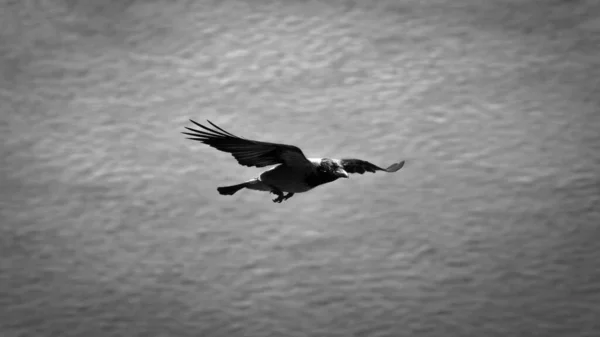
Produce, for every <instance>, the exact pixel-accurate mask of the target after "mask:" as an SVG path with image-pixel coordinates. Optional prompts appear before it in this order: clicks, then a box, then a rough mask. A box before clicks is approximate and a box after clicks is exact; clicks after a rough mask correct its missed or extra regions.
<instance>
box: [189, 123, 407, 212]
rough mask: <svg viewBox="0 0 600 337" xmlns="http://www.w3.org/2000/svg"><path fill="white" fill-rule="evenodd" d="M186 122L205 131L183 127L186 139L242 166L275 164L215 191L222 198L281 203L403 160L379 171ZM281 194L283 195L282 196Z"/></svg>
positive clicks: (396, 166) (355, 162) (360, 162)
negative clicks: (248, 194) (246, 193)
mask: <svg viewBox="0 0 600 337" xmlns="http://www.w3.org/2000/svg"><path fill="white" fill-rule="evenodd" d="M190 121H191V122H192V123H194V124H195V125H197V126H199V127H201V128H202V129H204V130H206V131H203V130H196V129H191V128H188V127H186V129H188V130H190V131H192V132H193V133H189V132H183V133H184V134H186V135H189V136H192V137H193V138H189V139H192V140H198V141H200V142H203V143H205V144H207V145H210V146H212V147H214V148H216V149H218V150H220V151H224V152H229V153H231V154H232V155H233V156H234V157H235V158H236V160H237V161H238V163H240V164H241V165H244V166H255V167H264V166H269V165H275V166H274V167H272V168H270V169H268V170H266V171H264V172H263V173H261V174H260V175H259V176H258V177H256V178H253V179H250V180H248V181H246V182H243V183H241V184H237V185H231V186H224V187H219V188H217V190H218V191H219V193H220V194H223V195H233V194H235V193H236V192H237V191H239V190H240V189H243V188H246V189H250V190H256V191H266V192H271V193H274V194H277V196H278V197H277V198H275V199H273V201H274V202H282V201H283V200H287V199H289V198H291V197H292V196H293V195H294V194H295V193H303V192H307V191H310V190H312V189H313V188H315V187H317V186H319V185H323V184H326V183H329V182H332V181H335V180H337V179H339V178H349V175H348V173H359V174H363V173H364V172H375V171H384V172H396V171H398V170H399V169H401V168H402V166H404V161H401V162H399V163H395V164H392V165H391V166H390V167H388V168H386V169H383V168H381V167H378V166H376V165H373V164H371V163H369V162H367V161H364V160H360V159H330V158H306V157H305V156H304V154H303V153H302V151H301V150H300V149H299V148H298V147H296V146H292V145H285V144H276V143H267V142H259V141H253V140H248V139H244V138H240V137H237V136H234V135H233V134H231V133H229V132H227V131H225V130H223V129H221V128H219V127H218V126H216V125H214V124H213V123H211V122H210V121H208V122H209V123H210V124H211V125H212V126H213V127H215V128H216V129H210V128H208V127H206V126H204V125H201V124H198V123H196V122H194V121H193V120H190ZM207 131H208V132H207ZM283 192H287V194H286V195H284V194H283Z"/></svg>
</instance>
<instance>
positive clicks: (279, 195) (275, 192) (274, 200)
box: [271, 186, 285, 203]
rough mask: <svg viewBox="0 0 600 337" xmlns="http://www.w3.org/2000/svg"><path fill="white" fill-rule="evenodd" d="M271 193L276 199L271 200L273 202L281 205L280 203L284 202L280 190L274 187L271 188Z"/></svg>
mask: <svg viewBox="0 0 600 337" xmlns="http://www.w3.org/2000/svg"><path fill="white" fill-rule="evenodd" d="M271 193H273V194H277V198H275V199H273V202H276V203H281V202H282V201H284V200H285V196H284V195H283V192H281V190H280V189H278V188H276V187H275V186H271Z"/></svg>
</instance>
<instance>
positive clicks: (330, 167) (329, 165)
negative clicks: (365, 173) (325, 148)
mask: <svg viewBox="0 0 600 337" xmlns="http://www.w3.org/2000/svg"><path fill="white" fill-rule="evenodd" d="M320 166H321V170H323V171H324V172H325V173H327V174H329V175H330V176H331V177H332V178H335V179H338V178H350V176H349V175H348V172H346V170H344V168H343V167H342V165H340V163H338V162H337V161H334V160H331V159H329V158H323V159H322V160H321V165H320ZM335 179H334V180H335Z"/></svg>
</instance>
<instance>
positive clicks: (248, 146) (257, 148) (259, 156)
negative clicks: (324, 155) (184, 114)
mask: <svg viewBox="0 0 600 337" xmlns="http://www.w3.org/2000/svg"><path fill="white" fill-rule="evenodd" d="M190 122H192V123H194V124H195V125H196V126H198V127H200V128H202V129H203V130H200V129H192V128H188V127H185V128H186V129H188V130H189V131H191V132H182V133H183V134H185V135H188V136H191V137H189V138H188V139H192V140H197V141H199V142H202V143H204V144H206V145H209V146H212V147H214V148H215V149H217V150H219V151H223V152H228V153H231V154H232V155H233V157H234V158H235V159H236V160H237V161H238V163H240V165H244V166H255V167H264V166H270V165H275V164H285V165H287V166H295V167H300V166H307V165H311V162H310V161H308V159H306V156H304V153H302V150H300V149H299V148H298V147H296V146H293V145H286V144H277V143H268V142H259V141H255V140H249V139H245V138H240V137H238V136H235V135H233V134H231V133H229V132H227V131H225V130H223V129H221V128H220V127H218V126H216V125H215V124H213V123H212V122H211V121H208V123H210V125H212V126H213V127H214V128H215V129H211V128H208V127H206V126H204V125H202V124H199V123H197V122H195V121H193V120H191V119H190Z"/></svg>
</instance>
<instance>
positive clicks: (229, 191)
mask: <svg viewBox="0 0 600 337" xmlns="http://www.w3.org/2000/svg"><path fill="white" fill-rule="evenodd" d="M246 186H248V183H241V184H237V185H231V186H222V187H217V191H219V193H220V194H222V195H234V194H235V192H237V191H239V190H241V189H242V188H244V187H246Z"/></svg>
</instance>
